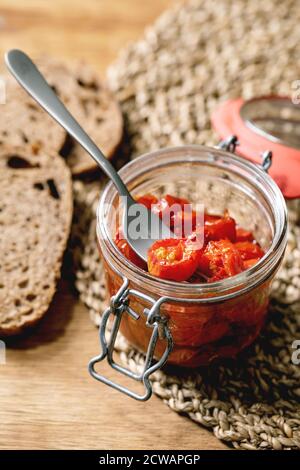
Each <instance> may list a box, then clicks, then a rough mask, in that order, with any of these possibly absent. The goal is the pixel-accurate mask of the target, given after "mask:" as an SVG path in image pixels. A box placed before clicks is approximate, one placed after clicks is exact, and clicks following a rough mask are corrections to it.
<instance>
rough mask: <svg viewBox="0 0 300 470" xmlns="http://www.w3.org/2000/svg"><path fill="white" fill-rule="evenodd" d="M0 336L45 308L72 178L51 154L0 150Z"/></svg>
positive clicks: (67, 218)
mask: <svg viewBox="0 0 300 470" xmlns="http://www.w3.org/2000/svg"><path fill="white" fill-rule="evenodd" d="M0 194H1V201H0V227H1V237H0V256H1V263H0V264H1V269H0V336H1V337H3V336H7V335H14V334H18V333H20V332H21V331H22V330H24V329H25V328H26V327H28V326H31V325H33V324H35V323H36V322H37V321H38V320H39V319H40V318H41V317H42V316H43V315H44V314H45V312H46V311H47V310H48V307H49V305H50V303H51V300H52V298H53V295H54V293H55V290H56V284H57V280H58V278H59V277H60V271H61V264H62V258H63V254H64V251H65V248H66V244H67V240H68V236H69V232H70V226H71V220H72V210H73V201H72V178H71V173H70V170H69V168H68V167H67V165H66V164H65V162H64V161H63V160H62V159H61V158H60V157H59V156H58V155H57V154H55V153H52V154H48V153H44V152H41V153H40V154H39V155H35V154H34V153H32V152H30V151H29V149H26V150H24V149H22V148H19V147H8V146H6V147H1V148H0Z"/></svg>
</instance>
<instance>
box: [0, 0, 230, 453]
mask: <svg viewBox="0 0 300 470" xmlns="http://www.w3.org/2000/svg"><path fill="white" fill-rule="evenodd" d="M172 3H174V2H173V1H171V0H151V2H142V1H140V0H111V1H109V0H101V1H99V0H85V1H84V2H82V1H80V0H59V1H54V0H52V1H51V2H49V1H47V2H46V1H38V0H26V2H24V1H23V0H22V1H21V0H18V1H16V0H1V7H0V52H1V54H3V53H4V51H5V50H7V49H9V48H12V47H20V48H22V49H24V50H25V51H27V52H28V53H29V54H33V55H34V56H37V55H39V54H41V53H44V52H48V53H49V54H51V55H54V56H58V57H61V58H66V59H68V58H70V59H72V58H85V59H86V60H87V61H89V62H90V63H92V64H93V65H94V66H95V67H97V68H98V70H99V71H100V72H102V73H104V70H105V68H106V67H107V65H108V64H109V63H110V62H111V61H112V60H113V59H114V58H115V57H116V55H117V52H118V50H119V49H120V48H121V47H122V46H123V45H124V44H125V43H127V42H128V41H129V40H134V39H136V38H137V37H139V36H140V35H141V34H142V30H143V28H144V27H145V26H146V25H147V24H150V23H151V22H152V21H153V20H154V19H155V17H157V16H158V15H159V14H160V13H161V12H162V11H163V9H164V8H166V7H167V6H169V5H171V4H172ZM83 5H84V6H83ZM7 347H8V349H7V363H6V365H0V448H1V449H11V448H12V449H29V448H38V449H49V448H52V449H76V448H81V449H97V448H99V449H144V450H146V449H222V448H225V446H224V445H223V444H222V443H220V442H219V441H218V440H217V439H216V438H214V437H213V435H212V434H211V433H209V432H208V431H206V430H205V429H202V428H200V427H199V426H197V425H196V424H194V423H192V422H191V421H190V420H188V419H187V418H184V417H181V416H179V415H177V414H176V413H174V412H172V411H171V410H170V409H169V408H168V407H167V406H166V405H165V404H164V403H163V402H162V401H161V400H160V399H158V398H157V397H153V398H152V399H151V400H150V401H148V402H146V403H138V402H136V401H133V400H132V399H130V398H127V397H126V396H123V395H121V394H119V393H118V392H116V391H114V390H111V389H109V388H108V387H105V386H103V385H101V384H99V383H97V382H96V381H94V380H93V379H92V378H91V377H90V376H89V374H88V372H87V363H88V360H89V359H90V358H91V357H92V356H94V355H95V354H97V353H98V337H97V330H96V329H95V327H93V325H92V323H91V322H90V320H89V318H88V313H87V310H86V308H85V307H84V306H83V305H82V304H81V303H80V302H79V301H78V300H77V299H76V296H75V294H74V293H72V291H71V287H70V285H69V283H68V282H67V281H66V280H65V281H61V282H60V284H59V290H58V293H57V295H56V297H55V300H54V302H53V304H52V306H51V308H50V311H49V313H48V314H47V316H46V317H45V318H44V320H42V322H41V323H40V324H39V325H38V326H37V327H36V328H35V329H34V330H32V331H29V332H27V333H26V335H25V336H22V337H19V338H14V339H10V340H9V341H8V344H7ZM101 370H102V371H103V373H104V374H106V375H107V376H110V377H114V378H115V379H117V380H120V381H121V383H123V384H126V383H127V381H126V379H125V378H124V377H123V378H122V377H117V376H115V374H114V373H112V372H111V371H110V370H109V369H108V367H107V366H106V365H105V364H103V365H102V368H101Z"/></svg>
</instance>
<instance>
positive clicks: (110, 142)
mask: <svg viewBox="0 0 300 470" xmlns="http://www.w3.org/2000/svg"><path fill="white" fill-rule="evenodd" d="M37 63H38V67H39V69H40V70H41V72H42V73H43V74H44V75H45V77H46V79H47V81H48V82H49V84H50V85H51V86H52V87H53V88H54V90H55V91H56V93H57V94H58V95H59V97H60V98H61V99H62V101H63V102H64V104H65V105H66V106H67V107H68V109H69V110H70V111H71V113H72V114H73V115H74V116H75V118H76V119H77V120H78V121H79V123H80V124H81V125H82V127H83V128H84V129H85V131H86V132H87V133H88V134H89V135H90V137H92V139H93V140H94V141H95V143H96V144H97V145H98V146H99V147H100V149H101V150H102V152H103V153H104V155H105V156H106V157H107V158H108V159H110V158H111V157H112V156H113V155H114V154H115V151H116V149H117V148H118V146H119V144H120V142H121V140H122V136H123V117H122V113H121V111H120V107H119V105H118V103H117V101H116V99H115V98H114V97H113V95H112V93H111V92H110V91H109V89H108V88H107V87H106V86H105V85H104V83H103V82H102V81H101V80H100V78H99V76H98V74H97V73H96V72H95V71H94V70H93V69H92V68H91V67H89V66H88V65H87V64H86V63H83V62H75V63H65V62H64V63H62V62H59V61H56V60H54V59H50V58H47V57H43V58H41V59H40V60H39V61H38V62H37ZM70 142H71V145H69V146H68V145H66V146H65V148H64V149H63V150H62V151H61V154H62V155H63V156H64V157H65V159H66V162H67V163H68V165H69V166H70V168H71V171H72V173H73V174H74V175H80V174H82V173H86V172H89V171H91V170H94V169H95V168H97V164H96V163H95V162H94V160H93V159H92V157H90V156H89V155H88V154H87V152H86V151H85V150H83V149H82V147H81V146H80V145H79V144H77V143H76V142H74V141H72V139H71V141H70Z"/></svg>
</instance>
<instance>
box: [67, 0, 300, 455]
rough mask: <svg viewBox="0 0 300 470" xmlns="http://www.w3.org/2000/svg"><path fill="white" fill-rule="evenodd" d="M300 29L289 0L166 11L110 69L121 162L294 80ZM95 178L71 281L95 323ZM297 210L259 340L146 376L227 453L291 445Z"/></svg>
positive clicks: (295, 444)
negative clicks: (219, 358) (224, 356)
mask: <svg viewBox="0 0 300 470" xmlns="http://www.w3.org/2000/svg"><path fill="white" fill-rule="evenodd" d="M216 3H217V5H216ZM299 24H300V5H299V2H298V1H297V0H295V1H292V0H285V1H284V2H283V1H282V0H274V1H271V0H264V1H263V2H262V1H254V0H251V1H250V0H249V1H242V0H234V1H229V0H227V1H226V0H218V2H215V1H211V0H194V1H190V2H188V3H185V4H184V5H178V6H176V7H175V8H173V9H171V10H168V11H166V12H165V13H164V14H163V15H162V16H161V17H160V18H159V19H158V20H157V21H156V23H155V24H154V26H152V27H150V28H149V29H148V30H146V32H145V35H144V37H143V39H141V40H140V41H139V42H137V43H135V44H132V45H130V46H129V47H128V48H127V49H126V50H124V51H123V52H122V53H121V55H120V57H119V58H118V60H117V62H116V63H115V64H114V65H113V66H112V67H111V68H110V69H109V71H108V82H109V85H110V86H111V88H112V89H113V91H114V92H115V94H116V96H117V98H118V99H119V101H120V104H121V107H122V111H123V113H124V117H125V123H126V133H127V135H128V138H129V142H130V148H131V153H130V155H131V158H134V156H136V155H139V154H142V153H145V152H148V151H150V150H153V149H157V148H158V147H164V146H174V145H180V144H188V143H191V144H206V145H214V144H216V143H217V141H218V138H217V136H216V135H215V134H214V133H213V131H212V130H211V126H210V115H211V112H212V110H213V109H215V108H216V106H217V105H218V104H219V103H220V102H221V101H223V100H225V99H227V98H230V97H240V96H242V97H244V98H250V97H252V96H256V95H263V94H270V93H279V94H286V95H290V94H291V86H292V85H291V84H292V82H293V81H294V80H296V79H299V78H300V76H299V73H300V70H299V63H300V48H299V41H300V29H299ZM104 183H105V181H104V179H103V180H102V181H100V182H99V181H98V182H94V183H88V184H87V183H83V182H82V181H81V182H80V181H77V182H75V185H74V192H75V208H76V210H75V221H74V227H73V239H72V244H73V246H75V247H76V248H75V249H74V250H73V252H74V259H75V270H76V286H77V289H78V291H79V294H80V298H81V299H82V301H83V302H84V303H85V304H86V305H87V307H88V309H89V312H90V315H91V318H92V320H93V322H95V323H96V324H97V325H99V322H100V315H101V312H103V309H104V307H105V305H104V298H105V286H104V280H103V270H102V265H101V261H100V260H99V255H98V250H97V247H96V239H95V238H96V237H95V209H96V205H97V202H98V198H99V194H100V192H101V188H102V187H103V185H104ZM299 207H300V205H299V203H298V201H296V202H295V201H294V202H292V203H289V218H290V234H289V241H288V249H287V254H286V257H285V261H284V263H283V267H282V269H281V270H280V272H279V273H278V275H277V278H276V280H275V282H274V284H273V293H272V300H271V305H270V315H269V320H268V323H267V325H266V327H265V329H264V331H263V333H262V334H261V335H260V338H259V339H258V340H257V341H256V342H255V343H254V344H253V345H252V346H251V347H250V348H248V349H247V351H245V352H244V353H242V354H241V355H240V357H239V359H238V361H234V360H232V361H229V362H226V363H225V364H216V365H212V366H210V367H209V368H207V370H205V371H204V372H203V371H201V372H200V371H199V372H197V371H196V372H195V371H192V372H191V371H189V373H190V375H186V376H184V377H182V376H180V377H179V376H171V375H169V374H167V373H166V372H165V371H158V372H157V373H155V375H154V376H152V380H153V390H154V393H156V394H157V395H158V396H159V397H161V398H162V399H163V400H164V401H165V403H166V404H167V405H168V406H169V407H170V408H172V409H173V410H174V411H177V412H178V413H184V414H186V415H187V416H189V417H190V418H191V419H192V420H193V421H195V422H196V423H199V424H201V425H203V426H205V427H207V428H209V429H210V430H211V431H212V432H213V433H214V435H215V436H216V437H217V438H218V439H221V440H223V441H226V442H227V443H228V444H229V445H231V446H233V447H235V448H240V449H253V450H254V449H297V448H298V449H299V448H300V405H299V400H300V366H297V365H293V364H292V362H291V355H292V343H293V341H294V340H295V339H297V338H298V339H300V276H299V274H300V210H299ZM117 349H118V350H119V352H120V360H121V361H122V362H123V363H124V364H125V365H126V366H127V367H129V368H130V369H131V370H132V371H139V370H141V367H142V364H143V360H144V357H143V355H142V354H140V353H138V352H137V351H134V350H132V348H131V347H130V346H129V345H128V344H127V343H126V341H125V339H124V338H122V337H121V338H120V339H119V340H118V342H117ZM199 444H200V443H199Z"/></svg>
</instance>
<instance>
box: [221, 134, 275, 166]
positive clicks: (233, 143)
mask: <svg viewBox="0 0 300 470" xmlns="http://www.w3.org/2000/svg"><path fill="white" fill-rule="evenodd" d="M238 145H239V141H238V138H237V136H236V135H231V136H229V137H227V139H224V140H221V142H220V143H219V144H218V145H217V148H218V149H220V150H226V151H227V152H231V153H235V150H236V147H237V146H238ZM272 156H273V154H272V152H271V150H266V151H265V152H263V153H262V155H261V159H262V162H261V168H262V169H263V170H264V171H265V172H266V173H268V171H269V169H270V168H271V165H272Z"/></svg>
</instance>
